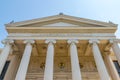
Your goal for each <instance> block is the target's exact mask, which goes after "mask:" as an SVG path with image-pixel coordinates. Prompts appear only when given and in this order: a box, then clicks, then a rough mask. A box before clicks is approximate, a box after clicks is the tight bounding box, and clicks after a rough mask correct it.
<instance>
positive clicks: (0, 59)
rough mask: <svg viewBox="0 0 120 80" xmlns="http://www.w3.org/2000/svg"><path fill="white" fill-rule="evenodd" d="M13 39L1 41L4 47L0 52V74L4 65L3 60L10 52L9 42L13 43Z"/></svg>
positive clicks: (4, 60)
mask: <svg viewBox="0 0 120 80" xmlns="http://www.w3.org/2000/svg"><path fill="white" fill-rule="evenodd" d="M13 42H14V41H13V40H4V41H3V43H5V44H6V45H5V48H4V49H3V51H2V52H1V54H0V74H1V73H2V70H3V67H4V65H5V62H6V60H7V58H8V55H9V53H10V50H11V47H12V45H11V43H13Z"/></svg>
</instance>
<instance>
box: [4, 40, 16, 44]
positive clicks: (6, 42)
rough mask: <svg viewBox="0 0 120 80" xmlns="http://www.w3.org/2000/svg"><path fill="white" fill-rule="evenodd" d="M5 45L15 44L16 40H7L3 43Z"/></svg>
mask: <svg viewBox="0 0 120 80" xmlns="http://www.w3.org/2000/svg"><path fill="white" fill-rule="evenodd" d="M2 43H3V44H13V43H14V40H12V39H5V40H3V41H2Z"/></svg>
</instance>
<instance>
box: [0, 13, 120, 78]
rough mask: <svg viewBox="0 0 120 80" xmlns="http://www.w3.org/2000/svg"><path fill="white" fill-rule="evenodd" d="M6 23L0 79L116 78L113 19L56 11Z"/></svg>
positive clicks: (119, 70)
mask: <svg viewBox="0 0 120 80" xmlns="http://www.w3.org/2000/svg"><path fill="white" fill-rule="evenodd" d="M5 26H6V30H7V32H8V36H7V38H6V39H5V40H3V41H2V43H3V44H4V45H5V46H4V48H3V49H2V50H1V52H0V80H120V77H119V74H120V66H119V64H120V48H119V46H118V43H119V42H120V40H119V39H117V38H116V36H115V35H114V33H115V31H116V30H117V25H116V24H114V23H112V22H108V23H107V22H101V21H96V20H90V19H84V18H78V17H73V16H69V15H64V14H59V15H54V16H49V17H44V18H38V19H33V20H27V21H21V22H14V23H8V24H6V25H5Z"/></svg>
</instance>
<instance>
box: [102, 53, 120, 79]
mask: <svg viewBox="0 0 120 80" xmlns="http://www.w3.org/2000/svg"><path fill="white" fill-rule="evenodd" d="M104 58H105V59H106V62H107V63H108V67H109V69H110V73H111V76H112V78H113V80H120V78H119V75H118V72H117V70H116V68H115V66H114V64H113V61H112V59H111V57H110V52H105V56H104Z"/></svg>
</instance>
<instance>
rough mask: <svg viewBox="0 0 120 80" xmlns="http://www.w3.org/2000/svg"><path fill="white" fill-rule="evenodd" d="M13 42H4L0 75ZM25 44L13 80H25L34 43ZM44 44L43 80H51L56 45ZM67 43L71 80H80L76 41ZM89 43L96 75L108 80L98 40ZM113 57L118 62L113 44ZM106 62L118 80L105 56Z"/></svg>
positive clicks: (109, 60)
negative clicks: (45, 47) (45, 50)
mask: <svg viewBox="0 0 120 80" xmlns="http://www.w3.org/2000/svg"><path fill="white" fill-rule="evenodd" d="M13 42H14V41H13V40H6V41H4V43H6V46H5V48H4V49H3V51H2V53H1V54H0V74H1V72H2V69H3V66H4V64H5V62H6V60H7V57H8V55H9V52H10V50H11V44H12V43H13ZM24 43H25V44H26V46H25V50H24V53H23V57H22V59H21V63H20V66H19V69H18V71H17V74H16V78H15V80H25V77H26V73H27V69H28V65H29V61H30V56H31V52H32V44H33V43H34V40H26V41H24ZM45 43H48V48H47V55H46V65H45V72H44V80H53V69H54V68H53V65H54V43H56V41H55V40H46V42H45ZM68 43H69V44H70V56H71V66H72V80H82V77H81V71H80V66H79V59H78V52H77V47H76V44H77V43H78V41H77V40H68ZM89 43H91V44H92V51H93V56H94V59H95V63H96V66H97V69H98V73H99V75H100V79H101V80H110V76H109V74H108V72H107V69H106V66H105V64H104V61H103V58H102V56H101V53H100V50H99V47H98V43H99V41H98V40H90V41H89ZM112 48H113V50H114V52H115V55H116V57H117V59H118V61H119V62H120V54H119V53H118V52H119V51H120V49H119V47H118V44H116V43H114V42H113V46H112ZM106 59H107V62H108V63H109V65H110V66H111V70H112V71H114V73H115V74H116V76H114V77H115V78H114V79H115V80H119V76H118V74H117V71H116V69H115V66H114V64H113V62H112V61H111V59H110V57H109V55H106Z"/></svg>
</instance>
